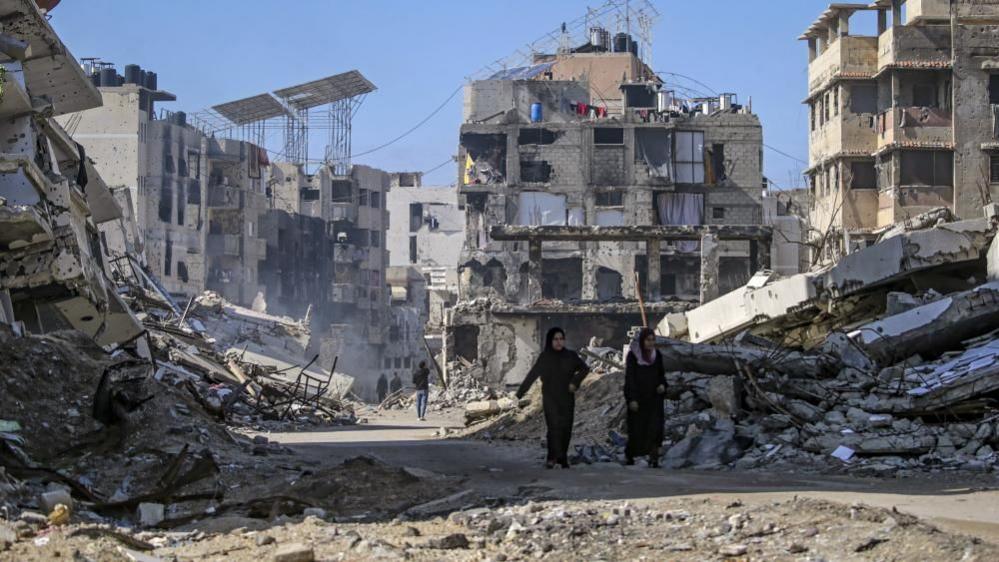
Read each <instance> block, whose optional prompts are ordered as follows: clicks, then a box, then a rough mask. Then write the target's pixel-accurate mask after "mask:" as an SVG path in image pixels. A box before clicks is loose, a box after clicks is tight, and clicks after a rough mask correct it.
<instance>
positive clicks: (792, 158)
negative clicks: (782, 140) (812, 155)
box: [763, 143, 808, 166]
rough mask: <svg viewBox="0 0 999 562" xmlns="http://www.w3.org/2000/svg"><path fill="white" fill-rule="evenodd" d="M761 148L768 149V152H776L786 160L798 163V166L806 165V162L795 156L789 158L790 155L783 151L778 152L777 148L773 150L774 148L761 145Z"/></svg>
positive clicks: (764, 144)
mask: <svg viewBox="0 0 999 562" xmlns="http://www.w3.org/2000/svg"><path fill="white" fill-rule="evenodd" d="M763 146H765V147H767V148H769V149H770V150H772V151H774V152H776V153H777V154H780V155H781V156H785V157H787V158H790V159H791V160H794V161H795V162H798V163H799V164H805V165H806V166H807V165H808V162H806V161H804V160H802V159H801V158H798V157H797V156H791V155H790V154H788V153H786V152H784V151H783V150H780V149H778V148H774V147H772V146H770V145H769V144H766V143H763Z"/></svg>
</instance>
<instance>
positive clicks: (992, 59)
mask: <svg viewBox="0 0 999 562" xmlns="http://www.w3.org/2000/svg"><path fill="white" fill-rule="evenodd" d="M864 14H868V15H870V16H871V17H874V16H876V18H877V36H860V35H853V34H851V32H850V30H851V19H852V18H855V17H860V16H861V15H864ZM997 17H999V7H997V6H996V5H995V4H994V3H990V2H970V1H967V2H965V1H957V2H947V1H942V0H878V1H876V2H874V3H872V4H870V5H867V4H832V5H830V7H829V9H828V10H826V11H825V12H824V13H823V14H822V15H821V16H819V18H818V19H817V20H816V21H815V23H813V24H812V25H811V26H810V27H809V28H808V29H807V30H806V31H805V33H804V34H803V35H802V36H801V37H800V39H803V40H807V42H808V52H809V65H808V98H807V99H806V100H805V103H807V104H808V106H809V108H810V114H811V115H810V122H809V131H810V132H809V169H808V170H807V174H808V177H809V184H810V190H811V199H812V233H811V239H812V240H813V242H814V243H813V246H816V247H818V246H822V249H821V250H819V251H821V252H823V254H822V255H821V256H819V258H820V259H821V260H823V261H826V262H828V261H831V260H833V259H834V258H835V257H837V256H840V255H843V254H847V253H850V252H852V251H855V250H856V249H858V248H862V247H864V246H866V245H867V244H869V243H871V242H872V241H873V240H875V239H876V238H877V234H878V232H879V231H880V230H883V229H885V228H887V227H889V226H891V225H892V224H894V223H897V222H901V221H904V220H908V219H911V218H912V217H915V216H916V215H919V214H921V213H923V212H926V211H928V210H930V209H932V208H937V207H945V208H947V209H949V210H950V211H952V212H953V213H954V214H955V215H956V216H957V217H959V218H971V217H975V216H978V215H979V212H980V209H981V208H982V207H983V206H984V205H986V204H987V203H989V202H990V201H991V200H992V195H991V194H992V190H993V189H994V188H995V186H996V185H997V184H999V25H996V18H997Z"/></svg>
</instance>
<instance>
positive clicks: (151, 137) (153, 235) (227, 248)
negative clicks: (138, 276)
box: [62, 63, 269, 306]
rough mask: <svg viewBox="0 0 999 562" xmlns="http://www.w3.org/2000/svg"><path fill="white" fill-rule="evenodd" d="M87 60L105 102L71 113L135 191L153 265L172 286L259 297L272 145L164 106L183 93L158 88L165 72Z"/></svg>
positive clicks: (106, 166)
mask: <svg viewBox="0 0 999 562" xmlns="http://www.w3.org/2000/svg"><path fill="white" fill-rule="evenodd" d="M85 70H87V71H89V72H88V73H89V74H90V77H91V80H92V81H93V82H94V83H95V84H96V85H97V86H98V89H99V91H100V94H101V96H102V98H103V102H104V103H103V105H102V106H101V107H98V108H94V109H89V110H87V111H82V112H79V113H75V114H72V115H68V116H66V117H64V118H62V121H63V123H64V124H65V126H66V128H67V130H68V131H69V132H70V134H72V136H73V138H74V139H76V140H77V141H78V142H79V143H80V144H82V145H83V146H84V147H86V149H87V152H88V154H89V155H90V156H91V157H92V158H93V159H94V162H95V164H96V166H97V168H98V170H100V171H101V173H102V174H103V175H104V176H105V177H107V178H108V179H107V181H108V182H109V183H110V184H111V185H112V186H113V187H114V188H115V189H116V190H122V189H123V190H127V191H128V192H129V193H130V198H131V200H132V202H133V204H134V205H135V208H134V212H135V216H136V217H137V219H138V225H139V229H140V231H141V233H142V249H143V251H144V258H145V260H146V262H145V263H146V264H147V265H148V267H149V269H150V271H151V272H152V273H153V274H154V275H155V276H156V277H157V278H158V279H159V280H160V282H161V283H162V284H163V286H164V287H165V288H166V289H167V290H168V291H170V292H172V293H176V294H182V295H187V296H191V295H196V294H198V293H200V292H202V291H204V290H206V289H208V290H213V291H216V292H218V293H219V294H221V295H222V296H224V297H225V298H226V299H229V300H230V301H232V302H235V303H238V304H245V305H247V306H249V305H251V304H252V302H253V301H254V299H255V298H256V297H257V294H258V293H260V292H261V287H260V284H259V281H258V271H257V268H258V264H259V262H260V261H261V260H263V259H264V258H265V257H266V242H265V240H264V239H263V238H261V237H260V235H259V228H258V225H257V221H258V218H259V216H260V214H261V213H263V212H264V211H265V210H266V209H267V208H268V207H269V205H268V200H267V197H266V195H265V190H264V181H265V178H264V174H265V173H266V167H267V166H268V165H269V162H268V159H267V154H266V152H265V151H263V150H262V149H261V148H259V147H258V146H256V145H254V144H252V143H249V142H244V141H240V140H234V139H222V138H214V137H212V136H210V135H208V134H206V133H205V132H203V131H202V130H200V129H198V128H196V127H194V126H193V125H191V124H190V123H188V122H187V116H186V114H185V113H184V112H179V111H178V112H171V111H166V110H160V111H159V112H157V107H156V103H157V102H164V101H174V100H176V96H174V95H173V94H171V93H169V92H167V91H164V90H160V89H158V79H157V75H156V73H155V72H152V71H146V70H143V69H141V68H140V67H139V66H138V65H127V66H126V67H125V69H124V75H121V74H119V73H118V72H117V71H116V70H115V68H114V67H113V66H110V65H106V64H101V63H97V64H94V63H90V64H89V65H88V66H86V67H85Z"/></svg>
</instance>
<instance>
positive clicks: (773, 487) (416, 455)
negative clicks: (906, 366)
mask: <svg viewBox="0 0 999 562" xmlns="http://www.w3.org/2000/svg"><path fill="white" fill-rule="evenodd" d="M367 417H368V423H366V424H362V425H358V426H347V427H342V428H334V429H332V430H325V431H317V432H311V433H275V434H270V435H268V437H270V438H271V439H275V440H277V441H280V442H282V443H284V444H287V445H289V446H291V447H293V448H294V449H295V450H296V451H297V452H298V453H299V454H300V455H301V456H303V457H306V458H324V459H326V460H335V461H339V460H341V459H346V458H349V457H353V456H356V455H359V454H371V455H374V456H376V457H378V458H380V459H382V460H384V461H385V462H387V463H390V464H399V465H403V466H409V467H415V468H420V469H424V470H430V471H433V472H437V473H441V474H446V475H450V476H461V477H464V478H465V487H467V488H470V489H473V490H475V491H477V492H479V493H480V494H483V495H495V496H509V495H514V494H517V493H518V492H519V493H520V494H521V495H523V494H524V493H525V492H527V493H530V494H534V496H535V497H537V498H539V499H542V498H543V499H564V500H624V499H627V500H632V501H633V502H635V503H641V502H643V501H653V500H661V499H663V498H685V499H689V498H698V497H710V498H714V499H719V500H727V499H733V500H734V499H738V500H740V501H742V502H744V503H746V504H747V505H749V506H752V505H754V504H756V505H760V504H763V503H767V502H772V501H775V500H789V499H792V498H794V497H796V496H797V497H807V498H816V499H825V500H830V501H835V502H841V503H846V504H853V503H863V504H867V505H871V506H877V507H884V508H889V509H891V508H893V507H894V508H897V509H898V510H899V511H902V512H905V513H909V514H912V515H915V516H917V517H920V518H922V519H924V520H927V521H929V522H932V523H934V524H936V525H938V526H939V527H941V528H943V529H946V530H950V531H954V532H960V533H964V534H969V535H973V536H977V537H980V538H982V539H985V540H988V541H990V542H993V543H996V544H999V485H997V484H999V479H996V478H995V477H994V476H985V475H983V476H981V477H979V478H976V479H969V478H967V477H953V476H943V475H934V476H927V477H925V478H919V479H907V480H899V479H877V478H856V477H834V476H821V475H813V474H794V473H773V472H696V471H675V470H652V469H649V468H645V467H641V466H635V467H623V466H619V465H617V464H611V463H602V464H593V465H581V466H576V467H573V469H571V470H545V469H544V468H543V467H542V466H541V462H542V459H543V450H542V448H541V445H540V441H538V442H536V443H534V444H533V446H532V444H531V443H517V442H514V443H511V442H491V443H488V442H484V441H469V440H454V439H442V438H440V437H438V436H437V435H436V434H437V433H439V428H441V427H452V428H453V427H459V426H460V425H461V424H460V417H458V416H457V415H454V414H450V415H442V414H431V415H430V416H429V419H428V420H427V421H425V422H419V421H416V420H415V416H413V414H412V413H410V412H385V413H378V414H375V413H369V414H368V415H367Z"/></svg>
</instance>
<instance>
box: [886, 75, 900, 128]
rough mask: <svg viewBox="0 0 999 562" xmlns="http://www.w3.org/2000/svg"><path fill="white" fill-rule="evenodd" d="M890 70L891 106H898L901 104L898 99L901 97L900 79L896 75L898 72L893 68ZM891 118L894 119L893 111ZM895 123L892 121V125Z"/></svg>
mask: <svg viewBox="0 0 999 562" xmlns="http://www.w3.org/2000/svg"><path fill="white" fill-rule="evenodd" d="M888 72H891V106H892V107H900V106H901V105H902V104H901V103H900V102H899V99H900V98H901V97H902V81H901V79H900V78H899V76H898V72H897V71H895V70H894V69H892V70H889V71H888ZM890 117H891V118H892V119H895V113H894V112H892V114H891V115H890ZM894 124H895V123H892V125H894Z"/></svg>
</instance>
